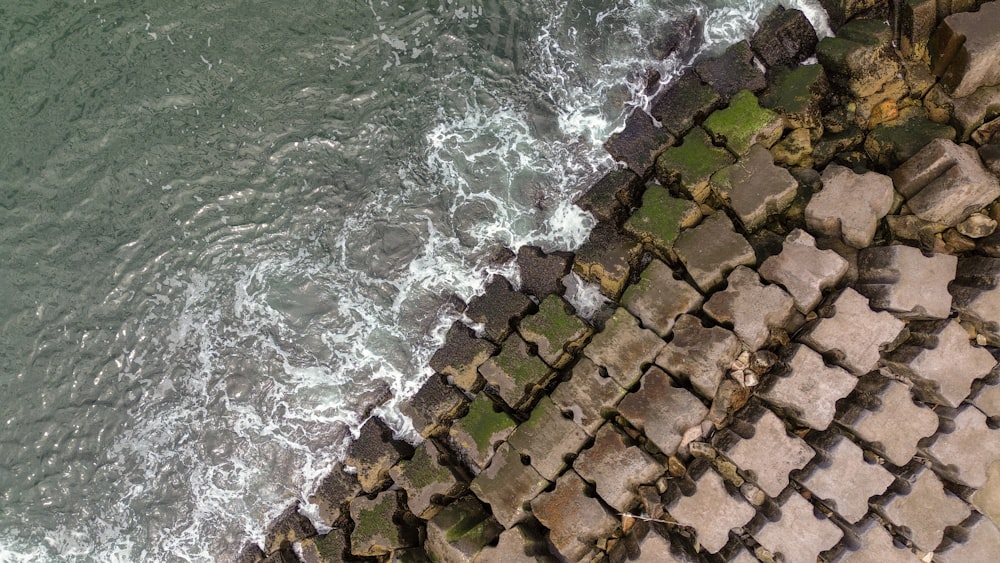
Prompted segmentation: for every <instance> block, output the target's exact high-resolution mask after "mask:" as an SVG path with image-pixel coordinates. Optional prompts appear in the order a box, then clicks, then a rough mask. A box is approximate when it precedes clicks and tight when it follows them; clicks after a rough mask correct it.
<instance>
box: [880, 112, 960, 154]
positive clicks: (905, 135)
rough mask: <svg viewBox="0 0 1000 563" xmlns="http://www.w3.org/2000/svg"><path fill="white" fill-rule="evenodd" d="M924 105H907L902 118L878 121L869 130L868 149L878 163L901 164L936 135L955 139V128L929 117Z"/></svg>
mask: <svg viewBox="0 0 1000 563" xmlns="http://www.w3.org/2000/svg"><path fill="white" fill-rule="evenodd" d="M926 115H927V113H926V110H924V109H923V108H917V107H913V108H906V109H904V110H903V111H901V112H900V116H899V119H896V120H894V121H892V122H887V123H883V124H881V125H879V126H878V127H876V128H875V129H873V130H872V131H871V132H870V133H868V137H867V138H866V139H865V152H866V153H868V156H869V157H870V158H871V159H872V160H873V161H874V162H875V163H876V164H878V165H879V166H882V167H885V168H892V167H895V166H898V165H900V164H902V163H903V162H904V161H906V160H907V159H909V158H910V157H911V156H913V155H915V154H917V151H919V150H920V149H922V148H924V146H926V145H927V143H928V142H930V141H931V140H933V139H948V140H950V141H953V140H955V134H956V133H955V128H954V127H952V126H950V125H942V124H940V123H934V122H933V121H931V120H929V119H927V117H926Z"/></svg>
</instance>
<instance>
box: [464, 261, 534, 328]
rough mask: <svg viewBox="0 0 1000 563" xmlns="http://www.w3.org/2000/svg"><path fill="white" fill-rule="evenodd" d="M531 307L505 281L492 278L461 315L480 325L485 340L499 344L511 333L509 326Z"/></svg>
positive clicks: (532, 306) (528, 302)
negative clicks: (484, 334)
mask: <svg viewBox="0 0 1000 563" xmlns="http://www.w3.org/2000/svg"><path fill="white" fill-rule="evenodd" d="M534 308H535V304H534V303H532V302H531V299H528V296H527V295H524V294H523V293H520V292H518V291H514V288H513V287H512V286H511V285H510V282H509V281H507V278H505V277H503V276H494V277H493V280H491V281H490V282H489V283H487V284H486V291H485V293H483V294H482V295H477V296H476V297H473V298H472V299H471V300H470V301H469V306H468V308H466V309H465V315H466V316H467V317H469V318H470V319H472V321H473V322H475V323H481V324H482V325H483V332H485V333H486V337H487V338H489V339H490V340H492V341H493V342H495V343H498V344H499V343H500V342H503V340H504V339H505V338H507V335H508V334H510V332H511V330H513V325H514V324H515V323H516V322H517V321H519V320H520V319H521V318H522V317H524V316H525V315H527V314H528V313H530V312H531V310H532V309H534Z"/></svg>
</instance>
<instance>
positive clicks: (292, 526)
mask: <svg viewBox="0 0 1000 563" xmlns="http://www.w3.org/2000/svg"><path fill="white" fill-rule="evenodd" d="M315 535H316V528H315V527H313V524H312V522H311V521H310V520H309V518H306V517H305V516H304V515H303V514H302V513H300V512H299V502H298V501H295V502H293V503H292V504H290V505H288V508H286V509H285V510H283V511H282V512H281V514H279V515H278V516H277V517H276V518H275V519H274V520H272V521H271V522H270V523H269V524H268V525H267V530H266V531H265V532H264V551H266V552H267V553H274V552H276V551H278V550H279V549H282V548H284V547H288V546H290V545H291V544H292V543H294V542H298V541H301V540H303V539H305V538H309V537H313V536H315Z"/></svg>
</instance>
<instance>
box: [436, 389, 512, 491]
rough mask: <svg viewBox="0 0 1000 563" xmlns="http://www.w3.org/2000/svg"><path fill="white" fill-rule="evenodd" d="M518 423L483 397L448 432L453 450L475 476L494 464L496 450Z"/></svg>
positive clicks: (477, 398) (471, 404)
mask: <svg viewBox="0 0 1000 563" xmlns="http://www.w3.org/2000/svg"><path fill="white" fill-rule="evenodd" d="M515 426H517V423H516V422H514V419H512V418H511V417H510V416H508V415H507V413H505V412H503V411H498V410H497V409H496V407H495V406H494V404H493V401H492V400H490V398H489V397H487V396H486V395H484V394H482V393H480V394H479V395H478V396H477V397H476V398H475V400H473V401H472V403H470V404H469V412H468V413H466V415H465V416H464V417H462V418H460V419H458V420H456V421H455V422H454V423H453V424H452V425H451V428H450V429H449V431H448V435H449V438H450V440H451V444H452V447H453V448H454V449H455V450H456V452H457V453H458V454H459V455H460V456H461V457H462V460H463V461H465V462H466V464H467V465H468V466H469V467H470V468H471V469H473V471H475V472H477V473H478V472H479V471H482V470H483V468H485V467H486V466H487V465H489V463H490V459H492V458H493V454H494V452H495V449H494V446H495V445H496V444H497V443H498V442H502V441H503V440H506V439H507V436H510V433H511V432H513V431H514V427H515Z"/></svg>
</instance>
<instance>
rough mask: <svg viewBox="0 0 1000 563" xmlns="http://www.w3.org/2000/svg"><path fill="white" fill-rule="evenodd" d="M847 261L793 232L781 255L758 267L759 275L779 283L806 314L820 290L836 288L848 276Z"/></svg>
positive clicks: (811, 308)
mask: <svg viewBox="0 0 1000 563" xmlns="http://www.w3.org/2000/svg"><path fill="white" fill-rule="evenodd" d="M847 267H848V264H847V260H844V259H843V258H841V257H840V255H839V254H837V253H836V252H834V251H833V250H819V249H817V248H816V239H814V238H813V236H812V235H810V234H809V233H807V232H805V231H803V230H801V229H795V230H794V231H792V232H791V233H788V236H787V237H785V242H784V243H783V244H782V247H781V253H780V254H776V255H774V256H771V257H769V258H768V259H767V260H764V263H763V264H761V265H760V270H759V272H760V276H761V277H762V278H764V279H766V280H767V281H769V282H772V283H777V284H780V285H781V286H782V287H784V288H785V291H787V292H788V293H789V295H791V296H792V299H794V300H795V307H796V308H797V309H798V310H799V312H801V313H803V314H805V313H808V312H809V311H812V310H813V309H814V308H815V307H816V305H818V304H819V302H820V299H822V298H823V291H824V290H827V289H830V288H832V287H834V286H836V285H837V284H838V283H839V282H840V280H841V279H842V278H843V277H844V274H846V273H847Z"/></svg>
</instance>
